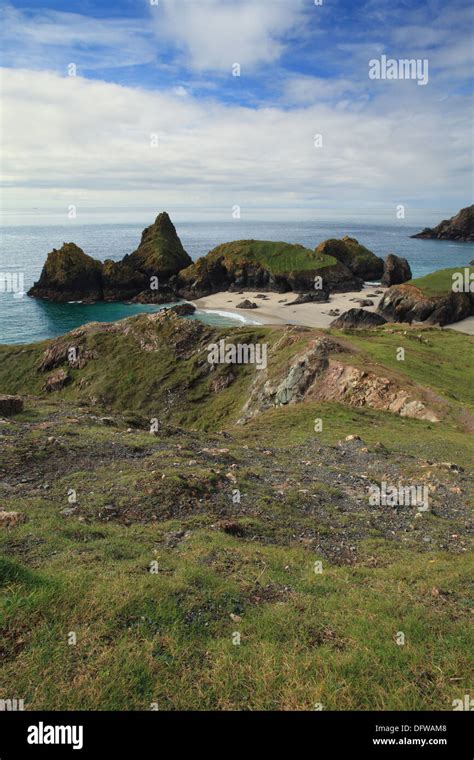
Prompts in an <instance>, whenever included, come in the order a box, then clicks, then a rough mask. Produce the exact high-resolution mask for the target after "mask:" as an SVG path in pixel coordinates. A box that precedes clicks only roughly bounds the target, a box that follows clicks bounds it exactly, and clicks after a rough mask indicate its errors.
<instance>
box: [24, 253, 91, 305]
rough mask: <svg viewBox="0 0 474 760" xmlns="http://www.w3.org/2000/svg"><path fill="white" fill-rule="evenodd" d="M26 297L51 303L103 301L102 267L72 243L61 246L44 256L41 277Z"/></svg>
mask: <svg viewBox="0 0 474 760" xmlns="http://www.w3.org/2000/svg"><path fill="white" fill-rule="evenodd" d="M28 295H29V296H35V297H36V298H46V299H48V300H51V301H58V302H63V303H64V302H67V301H84V302H92V301H100V300H101V299H102V298H103V285H102V264H101V262H100V261H97V259H93V258H92V257H91V256H88V255H87V254H86V253H84V251H83V250H82V248H79V246H77V245H75V244H74V243H63V245H62V246H61V248H60V249H59V250H57V249H56V248H53V250H52V251H51V253H48V257H47V259H46V263H45V265H44V267H43V271H42V272H41V276H40V278H39V280H38V281H37V282H35V284H34V285H33V287H32V288H31V290H30V291H29V292H28Z"/></svg>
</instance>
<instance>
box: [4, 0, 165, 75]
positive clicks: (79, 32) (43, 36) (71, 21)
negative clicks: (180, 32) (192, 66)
mask: <svg viewBox="0 0 474 760" xmlns="http://www.w3.org/2000/svg"><path fill="white" fill-rule="evenodd" d="M0 38H1V40H2V50H3V56H4V58H5V60H7V61H8V62H9V63H10V62H13V63H14V65H15V67H17V68H21V67H28V68H41V69H45V68H47V69H50V70H51V69H63V70H65V69H66V66H67V64H68V63H76V64H77V66H78V70H83V69H99V68H121V67H123V66H130V65H136V64H143V63H150V62H151V61H153V60H154V59H155V57H156V42H155V41H154V39H153V35H152V33H151V32H150V30H149V28H148V26H147V24H145V23H144V22H143V21H140V20H137V19H120V18H117V19H114V18H108V19H98V18H94V17H92V16H83V15H80V14H78V13H67V12H62V11H54V10H48V9H39V10H38V11H34V12H31V11H30V12H28V13H27V12H24V11H22V10H19V9H17V8H15V7H14V6H13V5H10V4H4V5H3V6H2V26H1V29H0Z"/></svg>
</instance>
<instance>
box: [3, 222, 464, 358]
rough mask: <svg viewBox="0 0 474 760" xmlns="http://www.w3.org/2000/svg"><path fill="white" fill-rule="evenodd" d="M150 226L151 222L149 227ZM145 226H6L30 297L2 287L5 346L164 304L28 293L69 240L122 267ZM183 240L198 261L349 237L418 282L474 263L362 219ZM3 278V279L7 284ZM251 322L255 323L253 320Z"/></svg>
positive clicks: (11, 263)
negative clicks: (398, 261)
mask: <svg viewBox="0 0 474 760" xmlns="http://www.w3.org/2000/svg"><path fill="white" fill-rule="evenodd" d="M148 223H149V221H148ZM146 225H147V222H145V223H143V224H139V223H138V224H137V223H134V224H129V223H127V224H123V223H122V224H82V225H80V224H75V225H74V226H71V225H70V224H62V225H51V226H49V225H45V224H41V225H37V226H35V225H31V226H26V225H21V226H15V227H13V226H4V227H2V228H1V229H0V278H3V282H5V275H10V276H11V277H14V276H16V277H17V278H18V279H17V281H16V282H17V283H21V282H23V285H24V287H23V292H15V293H12V292H5V288H2V287H1V286H0V343H14V344H15V343H18V344H25V343H33V342H35V341H39V340H44V339H46V338H53V337H56V336H58V335H62V334H63V333H66V332H68V331H69V330H72V329H74V328H76V327H79V326H80V325H83V324H85V323H87V322H96V321H98V322H113V321H115V320H117V319H122V318H124V317H127V316H131V315H133V314H138V313H141V312H154V311H157V310H159V309H160V308H164V307H163V306H155V305H141V304H126V303H95V304H82V303H67V304H56V303H50V302H48V301H42V300H38V299H34V298H29V297H28V296H27V295H26V292H27V291H28V290H29V288H30V287H31V286H32V285H33V283H34V282H35V280H37V279H38V277H39V275H40V272H41V269H42V266H43V264H44V262H45V260H46V256H47V254H48V252H49V251H51V250H52V249H53V248H60V247H61V245H62V244H63V242H74V243H76V244H77V245H78V246H80V247H81V248H82V249H83V250H84V251H85V252H86V253H88V254H89V255H90V256H93V257H94V258H97V259H100V260H102V261H103V260H105V259H113V260H114V261H119V260H120V259H121V258H122V257H123V256H124V255H125V254H126V253H131V252H132V251H134V250H135V249H136V248H137V247H138V244H139V242H140V238H141V233H142V230H143V229H144V227H145V226H146ZM176 226H177V231H178V234H179V236H180V238H181V241H182V243H183V246H184V248H185V249H186V250H187V251H188V253H189V255H190V256H191V258H192V259H193V260H196V259H198V258H199V257H200V256H203V255H205V254H206V253H207V252H208V251H210V250H211V249H212V248H214V247H215V246H216V245H219V244H220V243H225V242H229V241H231V240H249V239H255V240H278V241H286V242H289V243H301V244H302V245H304V246H306V247H308V248H314V247H315V246H316V245H318V243H320V242H322V241H323V240H326V239H327V238H333V237H343V236H344V235H349V236H350V237H354V238H356V239H357V240H358V241H359V242H360V243H362V244H363V245H365V246H366V247H367V248H369V249H370V250H371V251H373V252H374V253H375V254H377V255H378V256H382V257H383V256H386V255H387V254H388V253H395V254H397V255H398V256H403V257H405V258H406V259H408V261H409V263H410V266H411V269H412V273H413V276H414V277H420V276H422V275H425V274H428V273H430V272H433V271H434V270H436V269H442V268H445V267H454V266H467V265H468V264H469V262H470V261H471V260H472V259H473V258H474V244H473V243H456V242H451V241H441V240H419V239H413V238H411V237H410V235H412V234H414V233H415V232H418V231H419V230H420V227H419V226H418V227H409V226H407V225H406V224H383V223H377V224H368V223H364V222H357V221H353V220H352V221H347V222H345V221H343V220H340V219H338V220H337V221H327V222H322V221H321V220H318V221H315V222H311V221H304V222H296V221H293V222H288V221H285V222H283V221H271V222H263V221H262V222H258V221H243V220H242V219H241V220H239V221H238V222H237V223H236V221H235V220H233V221H228V222H218V223H212V222H209V221H205V222H204V221H202V222H197V221H192V222H191V221H190V222H180V223H179V225H176ZM1 282H2V279H0V283H1ZM190 318H191V319H199V320H201V321H203V322H206V323H207V324H215V325H235V324H238V323H239V322H245V321H246V318H245V317H241V318H240V319H239V317H236V316H235V315H232V314H228V313H226V312H220V313H215V312H213V313H210V312H205V311H198V312H196V314H195V315H193V317H190ZM249 321H251V320H249Z"/></svg>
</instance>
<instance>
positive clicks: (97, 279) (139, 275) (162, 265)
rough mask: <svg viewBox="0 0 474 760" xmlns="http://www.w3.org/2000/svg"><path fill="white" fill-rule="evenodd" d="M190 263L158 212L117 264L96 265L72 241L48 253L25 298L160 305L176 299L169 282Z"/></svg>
mask: <svg viewBox="0 0 474 760" xmlns="http://www.w3.org/2000/svg"><path fill="white" fill-rule="evenodd" d="M191 263H192V260H191V257H190V256H189V255H188V254H187V253H186V251H185V250H184V248H183V246H182V244H181V241H180V239H179V237H178V235H177V233H176V229H175V227H174V225H173V223H172V221H171V219H170V218H169V216H168V214H167V213H166V212H163V213H161V214H159V215H158V216H157V217H156V219H155V221H154V223H153V224H152V225H150V226H149V227H147V228H146V229H145V230H144V231H143V233H142V239H141V241H140V245H139V246H138V248H137V249H136V251H134V252H133V253H131V254H127V255H126V256H124V258H123V259H122V261H118V262H117V261H112V260H111V259H107V260H106V261H105V262H104V263H102V262H100V261H98V260H97V259H93V258H92V257H91V256H88V255H87V254H86V253H84V251H83V250H82V249H81V248H79V247H78V246H77V245H75V244H74V243H64V244H63V245H62V247H61V248H60V249H59V250H56V249H53V250H52V251H51V253H49V254H48V257H47V260H46V263H45V265H44V267H43V270H42V272H41V276H40V278H39V280H38V282H35V284H34V285H33V287H32V288H31V289H30V291H29V292H28V295H29V296H34V297H36V298H46V299H48V300H51V301H57V302H60V303H61V302H63V303H64V302H67V301H83V302H86V303H91V302H94V301H102V300H105V301H123V300H130V299H135V300H136V301H138V302H145V303H165V302H168V301H172V300H175V298H176V296H175V295H174V293H173V290H172V288H170V285H169V283H170V280H171V279H172V278H173V276H174V275H176V274H177V273H178V272H179V271H180V269H183V268H184V267H187V266H189V265H190V264H191Z"/></svg>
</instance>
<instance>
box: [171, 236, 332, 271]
mask: <svg viewBox="0 0 474 760" xmlns="http://www.w3.org/2000/svg"><path fill="white" fill-rule="evenodd" d="M219 259H223V260H224V263H225V264H226V266H227V268H228V269H229V270H231V271H232V270H235V269H236V268H238V267H239V266H242V265H243V264H245V263H257V264H260V265H261V266H262V267H265V268H266V269H268V270H269V271H270V272H272V273H273V274H287V273H289V272H297V271H306V270H317V269H323V268H325V267H328V266H333V265H334V264H337V260H336V259H335V258H334V257H333V256H328V255H327V254H324V253H316V252H315V251H312V250H310V249H309V248H305V247H304V246H302V245H297V244H291V243H282V242H273V241H270V240H236V241H234V242H232V243H223V244H222V245H219V246H217V248H214V249H213V250H212V251H210V252H209V253H208V254H207V255H206V256H204V257H203V258H201V259H199V260H198V261H197V262H196V264H194V265H192V267H188V269H186V270H184V272H180V276H183V277H185V278H188V279H189V278H191V277H192V274H193V273H194V271H195V269H196V268H197V269H205V268H206V267H211V266H212V264H213V263H214V262H216V261H218V260H219Z"/></svg>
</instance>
